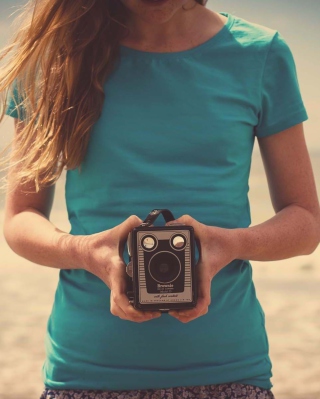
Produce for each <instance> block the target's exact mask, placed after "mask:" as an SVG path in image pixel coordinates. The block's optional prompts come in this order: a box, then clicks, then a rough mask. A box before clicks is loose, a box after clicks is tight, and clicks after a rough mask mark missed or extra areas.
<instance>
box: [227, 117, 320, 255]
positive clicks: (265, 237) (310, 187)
mask: <svg viewBox="0 0 320 399" xmlns="http://www.w3.org/2000/svg"><path fill="white" fill-rule="evenodd" d="M258 142H259V146H260V152H261V156H262V160H263V163H264V168H265V171H266V176H267V180H268V186H269V192H270V197H271V201H272V205H273V208H274V210H275V212H276V215H275V216H273V217H272V218H271V219H269V220H267V221H265V222H264V223H261V224H259V225H256V226H252V227H249V228H245V229H241V228H240V229H234V233H235V234H234V236H235V240H236V241H237V242H238V250H237V256H236V257H237V258H239V259H248V260H258V261H270V260H280V259H287V258H292V257H294V256H299V255H309V254H311V253H312V252H314V251H315V249H316V248H317V246H318V244H319V241H320V208H319V200H318V196H317V191H316V185H315V180H314V176H313V171H312V165H311V161H310V157H309V154H308V150H307V146H306V142H305V138H304V131H303V124H302V123H301V124H298V125H296V126H293V127H291V128H289V129H286V130H284V131H282V132H279V133H277V134H274V135H271V136H269V137H263V138H260V139H258Z"/></svg>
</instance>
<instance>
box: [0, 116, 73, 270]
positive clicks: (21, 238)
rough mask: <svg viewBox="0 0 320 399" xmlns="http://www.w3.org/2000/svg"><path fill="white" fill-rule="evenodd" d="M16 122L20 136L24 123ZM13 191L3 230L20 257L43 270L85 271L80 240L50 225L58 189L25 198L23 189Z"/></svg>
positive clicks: (8, 199) (10, 173) (10, 175)
mask: <svg viewBox="0 0 320 399" xmlns="http://www.w3.org/2000/svg"><path fill="white" fill-rule="evenodd" d="M14 121H15V135H16V136H17V135H18V134H19V132H20V131H21V128H22V126H23V122H20V123H18V122H19V121H18V119H15V120H14ZM12 171H13V170H12V169H10V170H9V174H8V183H9V188H10V182H11V181H12ZM30 188H31V187H29V189H30ZM10 191H12V190H8V193H7V196H6V204H5V220H4V229H3V232H4V236H5V239H6V241H7V243H8V245H9V246H10V248H11V249H12V250H13V251H14V252H15V253H17V254H18V255H20V256H22V257H24V258H26V259H28V260H30V261H31V262H34V263H37V264H40V265H43V266H48V267H54V268H59V269H77V268H81V263H80V258H79V255H78V253H79V251H78V248H77V245H78V242H79V240H77V237H76V236H72V235H70V234H68V233H66V232H64V231H61V230H59V229H58V228H57V227H56V226H54V225H53V224H52V223H51V222H50V221H49V216H50V212H51V208H52V203H53V198H54V192H55V186H51V187H47V188H44V189H42V190H41V191H40V192H39V193H35V194H24V193H23V192H21V191H20V190H19V188H17V189H16V190H15V191H13V192H10Z"/></svg>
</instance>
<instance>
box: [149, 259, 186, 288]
mask: <svg viewBox="0 0 320 399" xmlns="http://www.w3.org/2000/svg"><path fill="white" fill-rule="evenodd" d="M180 271H181V266H180V261H179V259H178V258H177V256H175V255H174V254H172V253H171V252H159V253H157V254H156V255H154V256H153V257H152V258H151V260H150V263H149V272H150V274H151V276H152V277H153V278H154V279H155V280H156V281H158V282H160V283H169V282H171V281H173V280H175V279H176V278H177V277H178V276H179V274H180Z"/></svg>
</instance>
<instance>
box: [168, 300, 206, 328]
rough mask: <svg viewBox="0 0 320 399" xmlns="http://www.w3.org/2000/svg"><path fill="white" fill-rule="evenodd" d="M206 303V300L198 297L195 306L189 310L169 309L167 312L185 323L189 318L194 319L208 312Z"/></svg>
mask: <svg viewBox="0 0 320 399" xmlns="http://www.w3.org/2000/svg"><path fill="white" fill-rule="evenodd" d="M208 310H209V308H208V305H207V301H206V300H205V299H204V298H203V299H200V300H199V301H198V303H197V306H196V307H195V308H193V309H190V310H182V311H170V312H169V314H170V315H171V316H173V317H175V318H176V319H178V320H179V321H182V322H184V323H187V322H189V321H191V320H195V319H197V318H198V317H200V316H204V315H205V314H207V313H208Z"/></svg>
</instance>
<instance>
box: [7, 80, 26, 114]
mask: <svg viewBox="0 0 320 399" xmlns="http://www.w3.org/2000/svg"><path fill="white" fill-rule="evenodd" d="M22 101H23V98H22V97H21V96H19V93H18V89H17V84H16V82H15V81H14V82H13V84H12V88H11V90H10V91H9V94H8V100H7V104H6V111H5V114H6V115H9V116H12V117H13V118H19V119H20V120H24V119H25V110H24V107H23V105H22ZM15 102H16V103H15ZM18 111H19V112H20V115H19V113H18Z"/></svg>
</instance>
